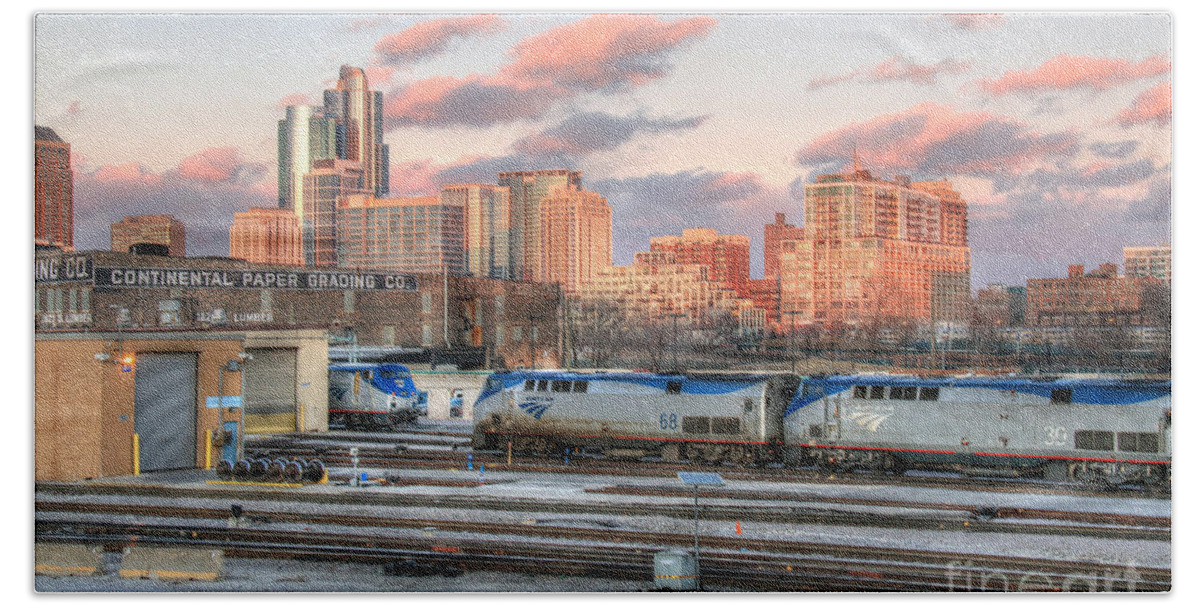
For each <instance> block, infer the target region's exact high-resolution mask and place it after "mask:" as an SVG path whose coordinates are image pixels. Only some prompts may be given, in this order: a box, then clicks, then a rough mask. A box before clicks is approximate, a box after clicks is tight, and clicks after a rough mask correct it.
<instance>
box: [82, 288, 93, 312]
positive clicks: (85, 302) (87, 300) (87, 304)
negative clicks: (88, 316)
mask: <svg viewBox="0 0 1200 608" xmlns="http://www.w3.org/2000/svg"><path fill="white" fill-rule="evenodd" d="M91 309H92V292H91V291H89V290H87V289H80V290H79V312H88V311H90V310H91Z"/></svg>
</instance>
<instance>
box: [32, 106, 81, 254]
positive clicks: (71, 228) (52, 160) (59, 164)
mask: <svg viewBox="0 0 1200 608" xmlns="http://www.w3.org/2000/svg"><path fill="white" fill-rule="evenodd" d="M74 184H75V179H74V175H73V174H72V173H71V144H68V143H67V142H65V141H63V140H62V138H61V137H59V136H58V134H57V133H55V132H54V129H51V128H49V127H38V126H35V127H34V128H33V244H34V245H35V246H37V245H42V246H49V247H60V248H62V249H65V250H67V251H74V249H75V211H74V202H75V199H74V196H75V195H74Z"/></svg>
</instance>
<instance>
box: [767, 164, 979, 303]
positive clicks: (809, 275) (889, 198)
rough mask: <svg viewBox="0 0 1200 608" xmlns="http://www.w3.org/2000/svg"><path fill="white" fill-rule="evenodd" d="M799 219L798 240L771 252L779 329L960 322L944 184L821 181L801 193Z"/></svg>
mask: <svg viewBox="0 0 1200 608" xmlns="http://www.w3.org/2000/svg"><path fill="white" fill-rule="evenodd" d="M804 213H805V224H804V238H803V239H800V240H785V241H781V243H780V274H781V278H780V316H781V322H782V323H783V324H784V325H785V326H791V325H794V324H809V323H818V324H827V323H848V324H859V323H864V322H870V321H873V320H883V321H888V320H893V321H894V320H914V321H924V322H929V321H930V320H931V319H933V320H936V321H938V322H939V323H942V322H951V321H965V315H966V314H967V311H966V306H965V305H964V303H965V302H967V301H969V297H970V291H969V286H970V274H971V250H970V248H969V247H967V244H966V237H967V227H966V221H967V218H966V203H965V202H964V201H963V200H962V197H961V196H959V195H958V193H956V192H954V191H953V189H952V188H951V187H950V184H949V183H948V182H945V181H937V182H918V183H910V182H909V180H908V179H907V178H905V177H903V176H901V177H898V178H896V180H894V181H885V180H882V179H877V178H875V177H873V176H872V175H871V174H870V173H869V172H868V171H865V170H859V171H854V172H852V173H847V174H832V175H822V176H820V177H818V178H817V183H815V184H806V185H805V187H804Z"/></svg>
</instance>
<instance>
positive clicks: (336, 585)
mask: <svg viewBox="0 0 1200 608" xmlns="http://www.w3.org/2000/svg"><path fill="white" fill-rule="evenodd" d="M105 558H106V560H107V563H106V564H105V565H106V568H107V570H108V572H107V573H106V574H102V575H99V576H91V577H61V578H56V577H49V576H36V577H34V590H35V591H38V592H40V593H75V592H126V593H128V592H149V593H164V592H165V593H170V592H187V593H197V592H212V593H221V592H226V593H228V592H235V593H245V592H264V593H278V592H336V593H391V592H397V591H404V592H417V593H422V592H425V593H429V592H435V593H508V592H553V593H597V592H612V591H621V592H636V591H652V590H653V583H651V582H649V581H646V582H639V581H615V580H604V579H594V578H582V577H559V576H545V575H537V574H512V573H501V572H465V573H463V574H462V575H461V576H457V577H444V576H437V575H434V576H419V577H414V576H388V575H385V574H384V573H383V567H382V566H381V565H378V564H351V563H339V562H297V561H289V560H273V559H226V560H225V578H224V579H223V580H220V581H211V582H207V581H183V582H164V581H155V580H149V579H124V578H121V577H120V576H118V575H117V574H116V572H117V570H118V568H119V567H120V556H119V555H117V554H108V555H106V556H105Z"/></svg>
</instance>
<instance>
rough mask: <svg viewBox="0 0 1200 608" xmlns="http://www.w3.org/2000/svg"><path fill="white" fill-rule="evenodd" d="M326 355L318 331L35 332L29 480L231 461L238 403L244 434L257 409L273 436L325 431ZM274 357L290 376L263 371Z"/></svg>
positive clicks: (269, 369)
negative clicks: (287, 362)
mask: <svg viewBox="0 0 1200 608" xmlns="http://www.w3.org/2000/svg"><path fill="white" fill-rule="evenodd" d="M326 344H327V334H326V332H324V331H323V330H322V331H307V332H304V331H301V332H295V331H292V332H287V331H284V332H269V331H262V332H230V331H150V332H146V331H143V332H127V331H120V332H117V331H103V332H61V333H49V332H45V333H38V334H36V335H35V339H34V477H35V479H36V480H38V481H43V480H53V481H77V480H81V479H94V478H101V477H112V476H119V475H131V474H135V473H148V472H153V471H164V470H172V469H189V468H204V467H207V466H211V465H213V464H215V462H217V461H219V460H221V459H223V458H234V457H235V456H236V450H237V434H238V433H239V432H241V428H240V427H239V423H240V421H241V416H242V411H243V408H242V407H238V406H237V404H236V403H235V399H236V397H237V396H239V395H240V396H241V398H242V401H241V404H242V405H244V406H245V407H244V409H245V411H246V413H247V423H248V424H247V428H246V430H248V431H252V432H261V431H255V430H254V429H253V428H252V427H253V425H251V424H249V422H250V419H251V418H253V417H254V416H255V415H257V414H255V413H256V412H262V411H264V410H272V411H275V410H277V411H276V412H275V414H274V422H275V423H276V424H277V426H279V429H278V430H281V431H282V430H286V431H295V430H305V431H317V430H326V428H327V426H326V412H327V407H328V406H327V401H326V398H327V394H328V389H327V378H328V368H327V363H326V361H327V356H326V354H325V353H326V351H325V348H326ZM286 353H290V354H291V355H292V356H291V360H292V361H293V364H292V365H291V366H290V367H281V366H278V365H273V364H272V363H271V361H270V359H271V357H270V355H275V356H276V357H275V358H276V359H279V358H285V359H286V358H287V357H286V356H283V357H281V356H280V355H284V354H286ZM247 355H249V356H247ZM231 361H236V362H238V363H237V365H236V366H231V365H230V362H231ZM234 367H236V368H237V369H236V370H234ZM289 388H290V389H291V390H286V389H289ZM222 394H224V396H226V399H224V400H222V399H220V397H221V396H222ZM267 394H271V395H273V396H272V397H270V399H269V402H265V401H264V399H267V398H266V397H265V396H266V395H267ZM222 406H225V407H222ZM285 421H286V424H284V423H285ZM226 430H228V431H230V437H228V438H226V437H224V436H223V434H222V431H226Z"/></svg>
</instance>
